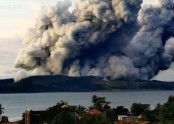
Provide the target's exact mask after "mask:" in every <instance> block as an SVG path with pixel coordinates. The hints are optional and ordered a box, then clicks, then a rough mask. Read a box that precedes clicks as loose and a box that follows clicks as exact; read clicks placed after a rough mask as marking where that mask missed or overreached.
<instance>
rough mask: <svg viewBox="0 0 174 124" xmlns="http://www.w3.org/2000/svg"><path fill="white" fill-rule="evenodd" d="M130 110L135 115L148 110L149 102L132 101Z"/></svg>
mask: <svg viewBox="0 0 174 124" xmlns="http://www.w3.org/2000/svg"><path fill="white" fill-rule="evenodd" d="M130 109H131V112H132V113H134V114H135V115H140V114H142V113H143V112H146V111H150V105H149V104H141V103H133V104H132V106H131V108H130Z"/></svg>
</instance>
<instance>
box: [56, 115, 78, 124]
mask: <svg viewBox="0 0 174 124" xmlns="http://www.w3.org/2000/svg"><path fill="white" fill-rule="evenodd" d="M53 124H77V117H76V115H75V114H74V113H70V112H61V113H60V114H58V115H57V116H56V117H55V118H54V120H53Z"/></svg>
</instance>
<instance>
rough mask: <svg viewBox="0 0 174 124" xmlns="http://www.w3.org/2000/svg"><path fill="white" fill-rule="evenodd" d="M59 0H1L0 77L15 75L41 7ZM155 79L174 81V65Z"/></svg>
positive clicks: (148, 1)
mask: <svg viewBox="0 0 174 124" xmlns="http://www.w3.org/2000/svg"><path fill="white" fill-rule="evenodd" d="M57 1H58V0H0V20H1V23H0V79H4V78H12V77H14V76H15V74H16V73H17V71H18V69H16V68H14V62H15V59H16V56H17V54H18V52H19V50H20V49H21V48H22V46H23V45H22V39H23V37H24V36H25V33H26V32H27V30H28V29H29V28H30V27H32V26H33V25H34V22H35V19H36V17H37V15H38V13H39V11H40V9H41V7H42V6H50V5H54V4H55V3H56V2H57ZM72 1H73V2H74V1H75V0H72ZM144 4H157V0H144ZM155 79H158V80H164V81H174V65H172V67H171V68H170V69H169V70H167V71H162V72H160V74H159V75H158V76H156V77H155Z"/></svg>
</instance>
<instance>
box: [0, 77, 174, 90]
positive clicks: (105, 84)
mask: <svg viewBox="0 0 174 124" xmlns="http://www.w3.org/2000/svg"><path fill="white" fill-rule="evenodd" d="M118 90H174V82H163V81H142V80H137V81H125V80H107V79H105V78H103V77H95V76H86V77H68V76H63V75H54V76H53V75H52V76H51V75H49V76H32V77H28V78H24V79H22V80H20V81H18V82H16V83H14V80H13V79H7V80H0V93H40V92H92V91H118Z"/></svg>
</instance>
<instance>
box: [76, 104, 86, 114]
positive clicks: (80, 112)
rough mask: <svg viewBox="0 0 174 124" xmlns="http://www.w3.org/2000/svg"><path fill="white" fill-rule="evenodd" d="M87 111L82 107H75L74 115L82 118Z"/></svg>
mask: <svg viewBox="0 0 174 124" xmlns="http://www.w3.org/2000/svg"><path fill="white" fill-rule="evenodd" d="M86 111H87V109H86V108H85V107H84V106H81V105H79V106H77V107H76V113H77V114H78V116H82V115H84V114H85V113H86Z"/></svg>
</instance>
